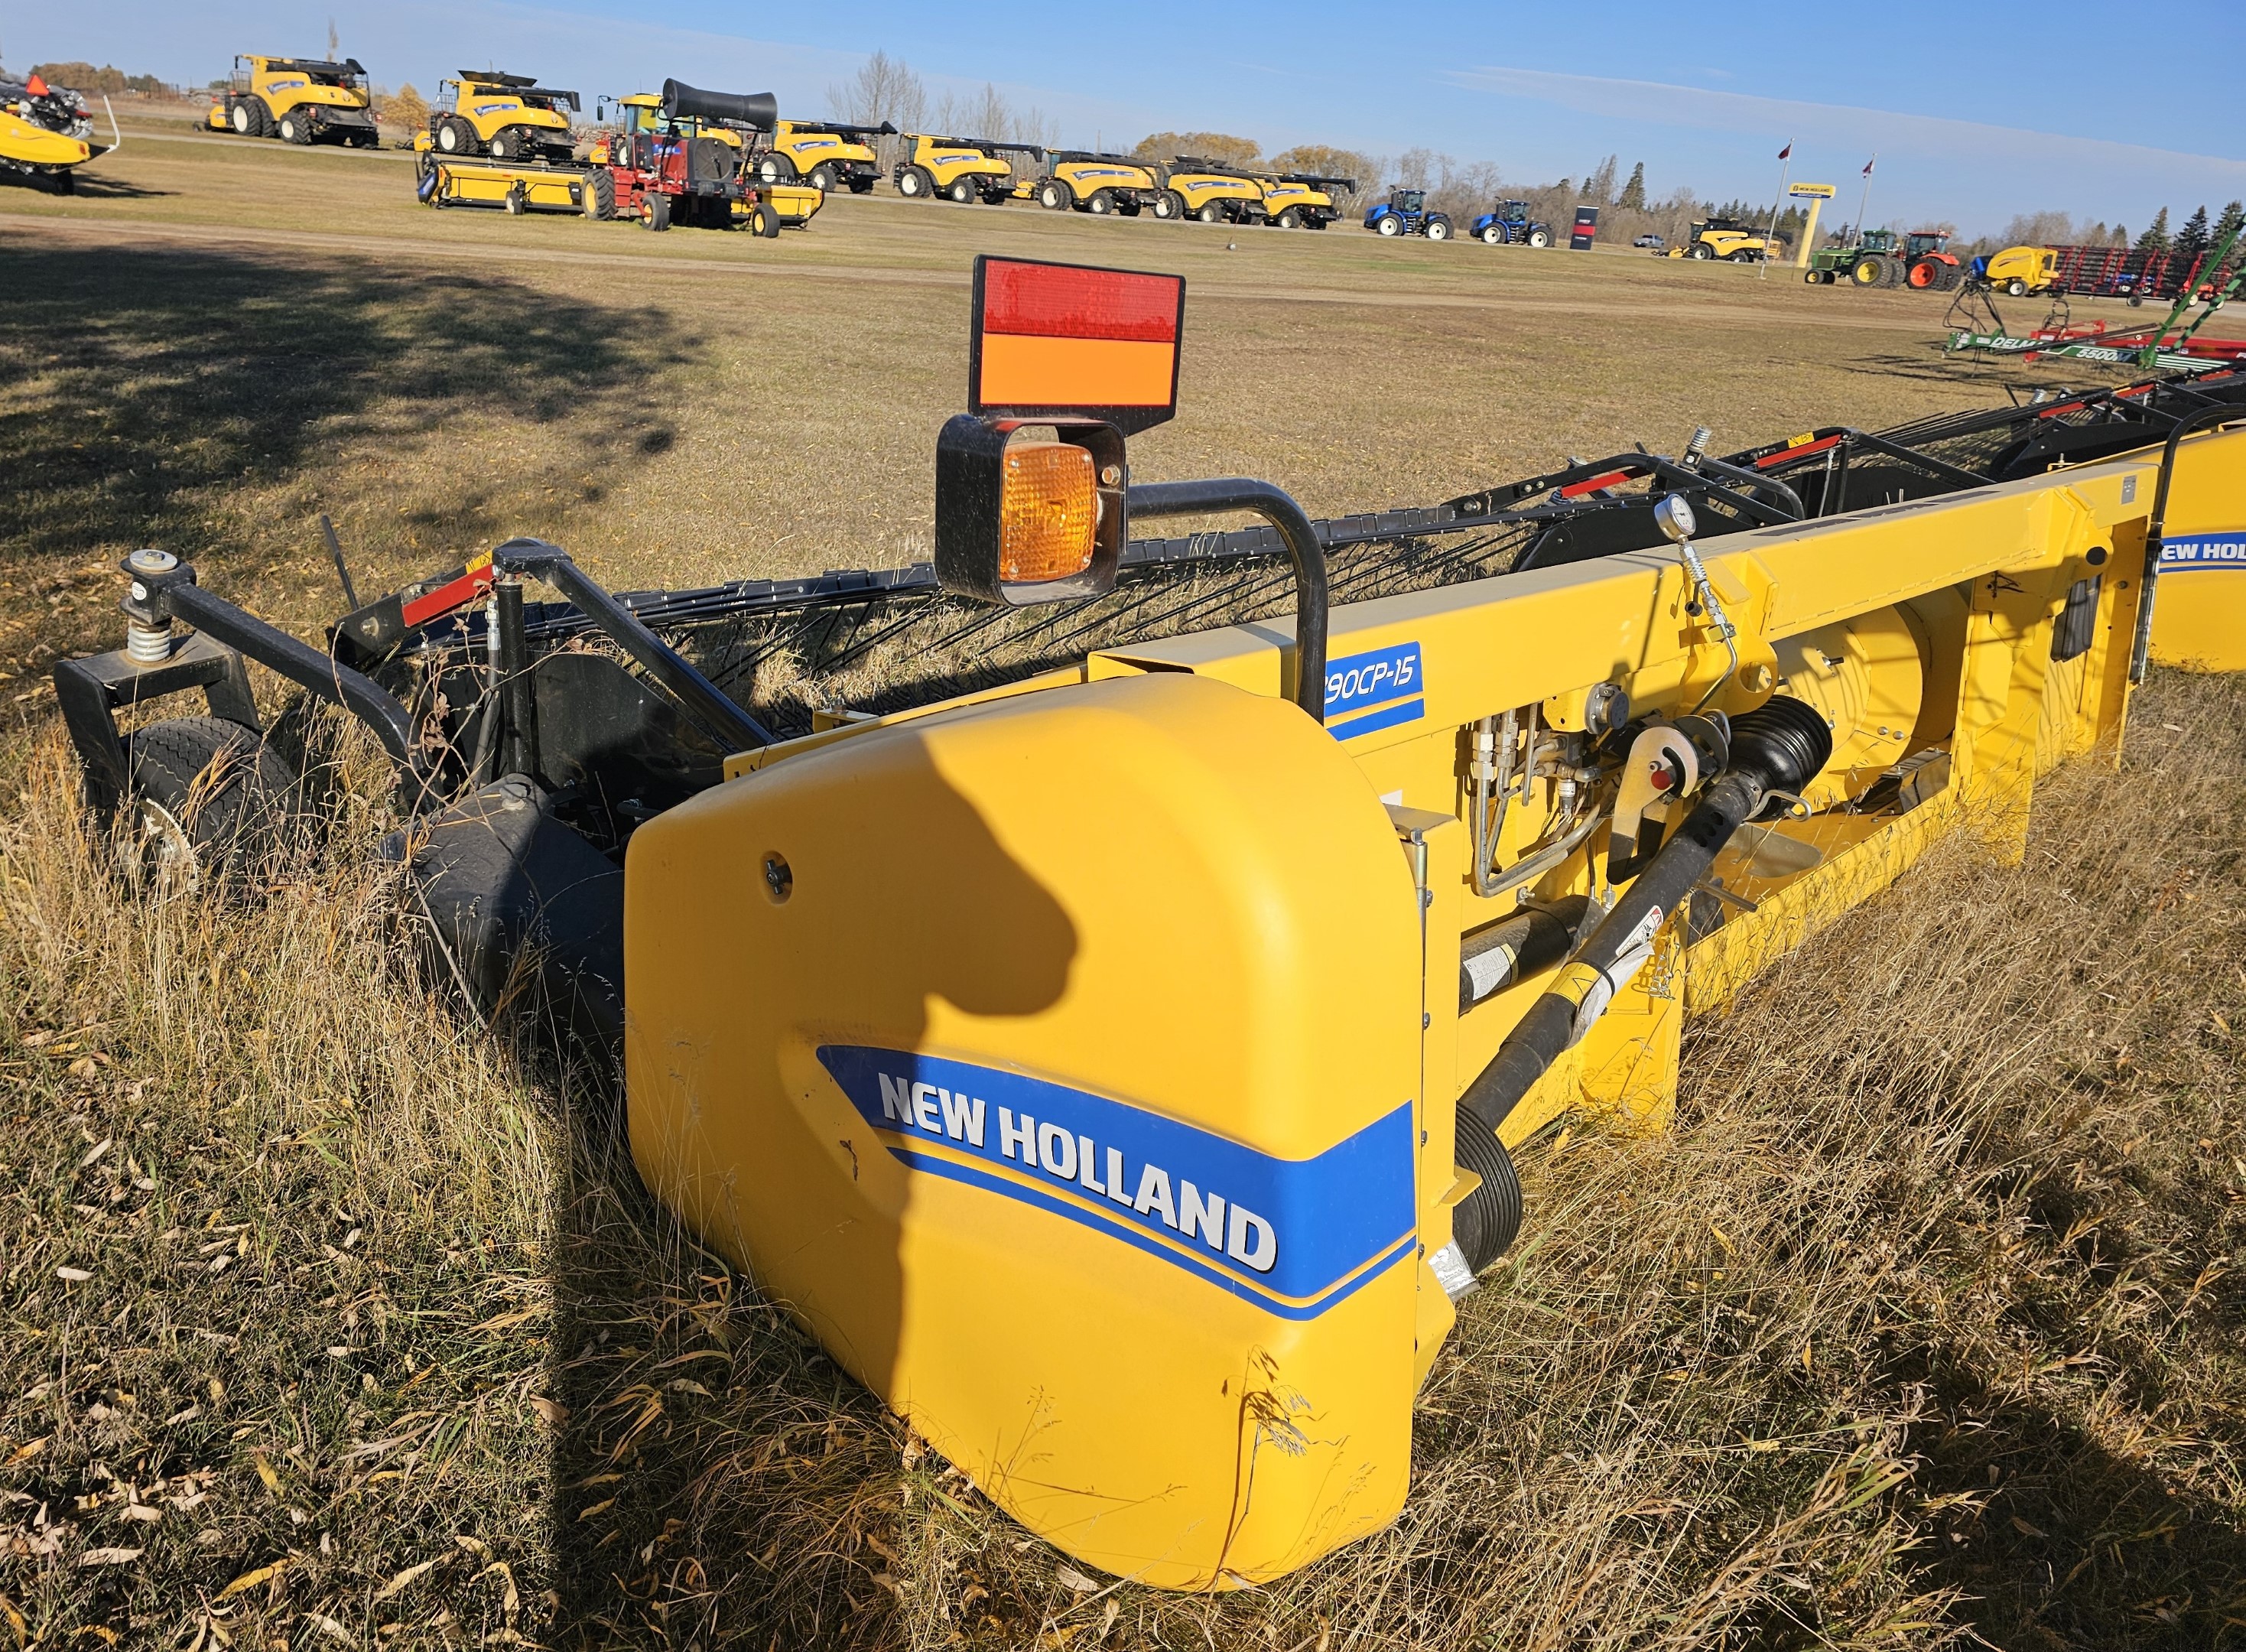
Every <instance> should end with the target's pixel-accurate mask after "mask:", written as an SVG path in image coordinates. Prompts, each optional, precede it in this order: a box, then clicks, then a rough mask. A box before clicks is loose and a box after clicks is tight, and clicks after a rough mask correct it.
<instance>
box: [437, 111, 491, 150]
mask: <svg viewBox="0 0 2246 1652" xmlns="http://www.w3.org/2000/svg"><path fill="white" fill-rule="evenodd" d="M429 139H430V142H431V144H432V146H434V147H435V148H436V150H437V151H438V152H439V153H440V154H447V155H473V154H474V153H476V152H477V151H478V150H479V149H480V148H482V147H483V146H482V145H481V144H480V143H478V142H477V141H476V129H475V128H474V127H473V126H470V125H469V124H468V123H467V122H466V121H465V120H463V119H460V118H459V116H458V115H446V116H445V117H444V118H443V119H440V120H439V121H438V122H437V124H436V126H434V127H432V129H431V131H430V133H429Z"/></svg>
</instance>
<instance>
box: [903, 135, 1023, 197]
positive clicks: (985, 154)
mask: <svg viewBox="0 0 2246 1652" xmlns="http://www.w3.org/2000/svg"><path fill="white" fill-rule="evenodd" d="M904 138H905V153H904V156H903V158H902V160H899V161H898V162H897V166H896V171H895V174H894V176H895V183H896V189H897V194H901V195H903V196H906V197H908V198H909V199H913V200H922V201H924V200H929V199H931V198H933V197H936V196H941V197H943V199H944V200H946V201H958V202H959V203H960V204H961V205H962V206H964V205H966V204H967V203H968V202H969V201H976V200H981V201H984V202H986V203H988V204H989V205H990V206H993V207H996V206H999V205H1001V204H1003V203H1004V202H1006V201H1015V200H1018V199H1020V198H1021V197H1022V196H1023V195H1024V194H1025V190H1024V186H1023V183H1022V181H1021V180H1018V179H1017V178H1016V177H1015V176H1014V168H1013V167H1012V166H1011V164H1010V163H1009V162H1008V161H1007V160H1005V157H1006V156H1008V155H1025V156H1027V157H1029V158H1030V159H1031V160H1043V159H1045V151H1044V150H1043V149H1041V148H1039V147H1038V146H1037V145H1036V144H1031V143H1002V142H1000V141H999V140H997V139H995V138H938V137H935V136H932V135H931V134H929V133H922V132H909V133H905V135H904Z"/></svg>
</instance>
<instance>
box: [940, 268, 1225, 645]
mask: <svg viewBox="0 0 2246 1652" xmlns="http://www.w3.org/2000/svg"><path fill="white" fill-rule="evenodd" d="M1185 304H1186V283H1185V278H1184V277H1183V276H1181V275H1157V274H1154V273H1150V272H1147V271H1142V270H1133V269H1095V268H1092V267H1090V266H1086V265H1081V264H1048V263H1041V262H1037V261H1035V260H1033V259H1024V258H994V257H990V256H988V255H985V256H983V257H980V258H977V260H976V261H975V303H974V310H973V315H972V320H971V325H970V333H969V341H968V354H967V404H968V406H969V407H970V409H971V410H972V411H969V412H965V413H962V414H960V415H958V416H957V417H956V418H953V419H951V420H950V421H949V422H948V423H947V424H946V425H944V426H943V429H942V430H941V431H939V432H937V433H936V578H937V580H938V581H940V582H941V583H942V584H943V588H944V589H945V590H947V591H952V592H956V593H957V594H958V595H963V596H970V597H974V598H977V600H979V601H982V602H1004V603H1007V604H1010V605H1019V604H1022V603H1027V602H1058V601H1062V600H1065V599H1068V598H1074V597H1084V596H1097V595H1099V594H1100V593H1101V592H1103V591H1109V590H1113V588H1114V587H1115V576H1116V571H1117V569H1118V568H1120V566H1121V561H1122V554H1123V540H1124V536H1125V533H1126V528H1127V526H1128V524H1127V523H1126V515H1127V512H1126V505H1125V499H1126V491H1127V490H1128V488H1129V486H1130V466H1129V464H1128V462H1127V461H1126V458H1125V456H1124V438H1125V434H1126V432H1132V431H1141V430H1145V429H1147V428H1148V427H1149V426H1150V425H1159V424H1160V423H1161V422H1162V421H1163V420H1165V419H1167V418H1171V417H1173V416H1174V414H1175V413H1176V411H1177V405H1178V344H1179V340H1180V337H1181V335H1182V334H1183V332H1184V330H1185ZM1048 431H1049V432H1051V436H1050V438H1047V432H1048Z"/></svg>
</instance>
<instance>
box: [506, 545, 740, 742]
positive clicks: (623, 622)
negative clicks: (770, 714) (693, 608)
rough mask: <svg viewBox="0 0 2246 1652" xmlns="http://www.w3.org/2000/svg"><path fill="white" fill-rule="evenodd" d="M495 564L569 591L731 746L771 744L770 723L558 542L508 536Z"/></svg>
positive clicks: (581, 607) (592, 617) (611, 637)
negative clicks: (739, 702) (712, 678)
mask: <svg viewBox="0 0 2246 1652" xmlns="http://www.w3.org/2000/svg"><path fill="white" fill-rule="evenodd" d="M492 565H493V567H494V568H498V569H499V570H500V572H501V573H504V574H517V575H521V574H528V575H529V576H531V577H532V578H534V579H540V580H543V581H546V583H547V584H548V585H551V586H552V587H553V588H555V590H557V591H559V592H561V595H564V596H566V597H568V599H569V600H570V602H574V603H575V604H576V606H577V608H579V610H580V611H582V613H583V614H584V615H585V616H586V617H587V618H588V619H590V620H591V621H592V622H594V624H596V625H597V626H599V627H600V629H602V631H604V632H606V633H607V634H608V636H609V640H610V641H612V642H615V643H616V646H617V647H618V648H620V649H623V651H624V652H625V653H626V654H628V655H630V656H631V658H632V660H633V662H634V663H636V664H637V665H638V666H639V667H640V668H641V670H644V671H645V672H646V673H647V674H648V675H649V676H651V677H653V678H654V679H655V680H656V681H657V682H658V683H662V684H663V686H664V688H666V689H668V690H670V692H671V694H672V695H674V696H675V697H677V700H678V701H679V703H680V704H682V705H684V707H685V708H686V710H688V711H689V712H690V713H691V714H692V715H693V717H694V718H695V720H696V721H697V722H698V723H700V724H703V725H704V727H706V728H707V729H708V730H709V731H710V732H711V734H713V735H715V736H717V737H718V738H719V739H721V740H731V741H732V742H733V750H735V751H751V750H753V749H756V748H759V747H762V746H767V745H770V744H772V738H773V737H772V731H770V730H769V729H767V728H766V727H765V725H764V724H761V723H759V722H758V721H757V720H756V718H754V717H751V716H750V715H749V714H748V713H747V712H746V711H744V710H741V708H740V707H739V706H738V705H736V704H733V703H732V701H731V700H729V699H727V698H726V697H725V695H724V694H723V693H722V692H721V691H720V690H718V687H717V685H716V684H714V683H711V681H710V679H709V678H708V677H706V676H703V675H702V673H701V672H699V671H698V670H695V669H694V668H693V667H692V666H691V665H690V664H688V663H687V662H686V660H685V657H684V656H682V655H681V654H680V653H679V652H678V650H677V649H674V648H672V647H671V646H670V643H668V642H664V640H663V639H662V638H661V637H659V636H657V635H656V634H655V633H654V632H652V631H650V630H649V629H647V627H646V626H644V625H643V624H641V623H640V621H639V617H638V616H637V615H635V614H634V613H633V612H632V611H631V610H630V608H626V607H625V606H624V605H623V603H622V602H618V601H617V600H616V598H615V597H613V596H611V595H609V593H608V592H607V591H606V590H604V589H602V588H601V587H600V586H598V585H596V584H595V583H594V582H593V581H591V580H590V579H589V578H587V577H586V576H585V574H584V572H583V570H582V569H581V568H578V566H577V565H576V563H575V562H573V561H570V560H569V554H568V552H567V551H565V550H563V549H562V548H561V547H560V546H558V545H548V543H547V542H546V541H545V540H534V539H514V540H507V542H506V543H505V544H504V545H500V546H499V547H495V548H494V549H493V552H492Z"/></svg>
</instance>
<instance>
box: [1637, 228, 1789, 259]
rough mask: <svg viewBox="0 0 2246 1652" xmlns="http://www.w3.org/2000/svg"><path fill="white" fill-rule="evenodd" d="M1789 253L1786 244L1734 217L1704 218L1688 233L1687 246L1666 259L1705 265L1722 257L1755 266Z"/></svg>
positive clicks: (1670, 250) (1669, 250)
mask: <svg viewBox="0 0 2246 1652" xmlns="http://www.w3.org/2000/svg"><path fill="white" fill-rule="evenodd" d="M1785 251H1786V244H1785V242H1783V241H1774V240H1772V239H1770V238H1769V237H1767V236H1766V235H1764V234H1763V233H1762V231H1760V230H1759V229H1757V228H1754V227H1753V225H1751V224H1743V223H1740V222H1739V221H1737V220H1735V219H1731V218H1703V219H1697V220H1695V221H1694V222H1693V224H1692V226H1691V228H1690V229H1688V230H1687V231H1686V232H1685V236H1684V244H1683V245H1682V246H1678V247H1671V248H1669V249H1668V252H1667V253H1666V255H1665V256H1667V257H1671V258H1694V259H1698V260H1701V261H1702V262H1706V261H1708V260H1710V259H1716V258H1722V259H1726V260H1728V261H1729V262H1732V263H1735V264H1754V263H1760V262H1762V261H1763V260H1765V259H1766V258H1776V257H1779V256H1780V255H1783V254H1784V252H1785Z"/></svg>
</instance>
